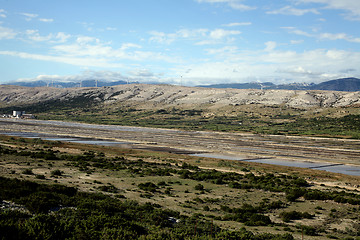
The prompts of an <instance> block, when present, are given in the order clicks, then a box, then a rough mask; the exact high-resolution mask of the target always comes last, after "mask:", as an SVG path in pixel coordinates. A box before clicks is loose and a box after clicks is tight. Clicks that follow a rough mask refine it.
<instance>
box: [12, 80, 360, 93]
mask: <svg viewBox="0 0 360 240" xmlns="http://www.w3.org/2000/svg"><path fill="white" fill-rule="evenodd" d="M127 83H128V82H126V81H115V82H109V81H101V80H98V81H96V80H92V79H90V80H84V81H82V82H81V83H80V82H60V81H54V82H46V81H33V82H12V83H9V84H5V85H17V86H24V87H46V86H48V87H57V88H73V87H96V86H97V87H109V86H116V85H123V84H127ZM130 83H137V82H130ZM197 87H206V88H235V89H264V90H265V89H284V90H329V91H349V92H355V91H360V79H358V78H341V79H335V80H331V81H326V82H322V83H319V84H315V83H310V84H309V83H290V84H279V85H277V84H274V83H271V82H264V83H260V82H251V83H225V84H213V85H199V86H197Z"/></svg>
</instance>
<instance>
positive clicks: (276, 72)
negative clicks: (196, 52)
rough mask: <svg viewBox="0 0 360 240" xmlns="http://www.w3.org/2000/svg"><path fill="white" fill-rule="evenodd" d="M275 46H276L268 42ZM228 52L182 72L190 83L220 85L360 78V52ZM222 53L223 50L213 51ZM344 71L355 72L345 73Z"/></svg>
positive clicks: (316, 50)
mask: <svg viewBox="0 0 360 240" xmlns="http://www.w3.org/2000/svg"><path fill="white" fill-rule="evenodd" d="M268 45H269V46H272V47H273V46H274V45H275V44H274V43H268ZM225 51H228V53H229V54H228V55H226V56H225V57H226V60H223V61H221V60H219V61H213V62H205V63H200V64H192V65H186V66H182V67H181V69H178V72H181V73H184V72H185V69H191V71H188V72H187V73H185V74H183V80H184V82H187V83H188V84H191V83H192V85H196V84H204V83H207V84H209V83H212V82H213V83H219V82H226V81H227V82H229V81H230V82H247V81H254V80H257V79H259V80H261V81H273V82H277V81H278V80H279V79H287V81H292V82H294V81H301V82H319V81H323V80H329V76H337V77H345V76H349V75H348V74H352V76H354V75H355V76H356V74H357V75H360V68H359V67H358V66H360V52H353V51H343V50H324V49H315V50H311V51H304V52H295V51H281V50H277V51H269V52H265V51H261V52H260V51H253V52H241V51H238V49H232V50H225V49H223V51H222V53H224V52H225ZM211 53H214V54H217V53H220V54H221V51H220V50H219V51H218V52H216V51H215V50H214V52H211ZM344 69H352V71H351V72H350V73H348V72H347V73H344Z"/></svg>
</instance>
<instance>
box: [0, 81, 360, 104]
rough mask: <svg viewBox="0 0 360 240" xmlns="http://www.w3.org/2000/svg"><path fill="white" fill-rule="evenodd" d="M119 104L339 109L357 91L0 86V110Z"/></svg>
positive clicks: (358, 96) (359, 96)
mask: <svg viewBox="0 0 360 240" xmlns="http://www.w3.org/2000/svg"><path fill="white" fill-rule="evenodd" d="M74 99H77V100H79V99H80V100H81V101H83V102H87V101H91V102H103V103H104V104H110V103H121V104H127V105H134V106H138V107H153V106H156V107H164V108H165V107H171V106H212V107H222V106H225V105H248V104H263V105H267V106H272V105H283V106H288V107H293V108H311V107H342V106H351V105H359V104H360V92H340V91H323V90H322V91H320V90H316V91H315V90H306V91H305V90H256V89H215V88H201V87H182V86H173V85H146V84H125V85H118V86H113V87H99V88H94V87H91V88H89V87H87V88H65V89H59V88H52V87H37V88H30V87H21V86H9V85H1V86H0V107H2V108H4V107H10V106H19V105H30V104H36V103H41V102H51V101H56V102H59V101H60V102H62V101H65V102H66V101H73V100H74Z"/></svg>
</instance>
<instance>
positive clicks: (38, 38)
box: [25, 29, 52, 42]
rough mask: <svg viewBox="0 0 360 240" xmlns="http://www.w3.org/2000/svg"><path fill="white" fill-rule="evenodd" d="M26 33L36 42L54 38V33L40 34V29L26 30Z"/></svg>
mask: <svg viewBox="0 0 360 240" xmlns="http://www.w3.org/2000/svg"><path fill="white" fill-rule="evenodd" d="M25 34H26V35H27V37H28V38H29V39H30V40H32V41H35V42H43V41H49V40H50V39H51V38H52V34H48V35H47V36H41V35H40V34H39V30H33V29H30V30H26V31H25Z"/></svg>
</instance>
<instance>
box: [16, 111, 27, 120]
mask: <svg viewBox="0 0 360 240" xmlns="http://www.w3.org/2000/svg"><path fill="white" fill-rule="evenodd" d="M23 114H25V111H13V117H16V118H20V117H21V116H22V115H23Z"/></svg>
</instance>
